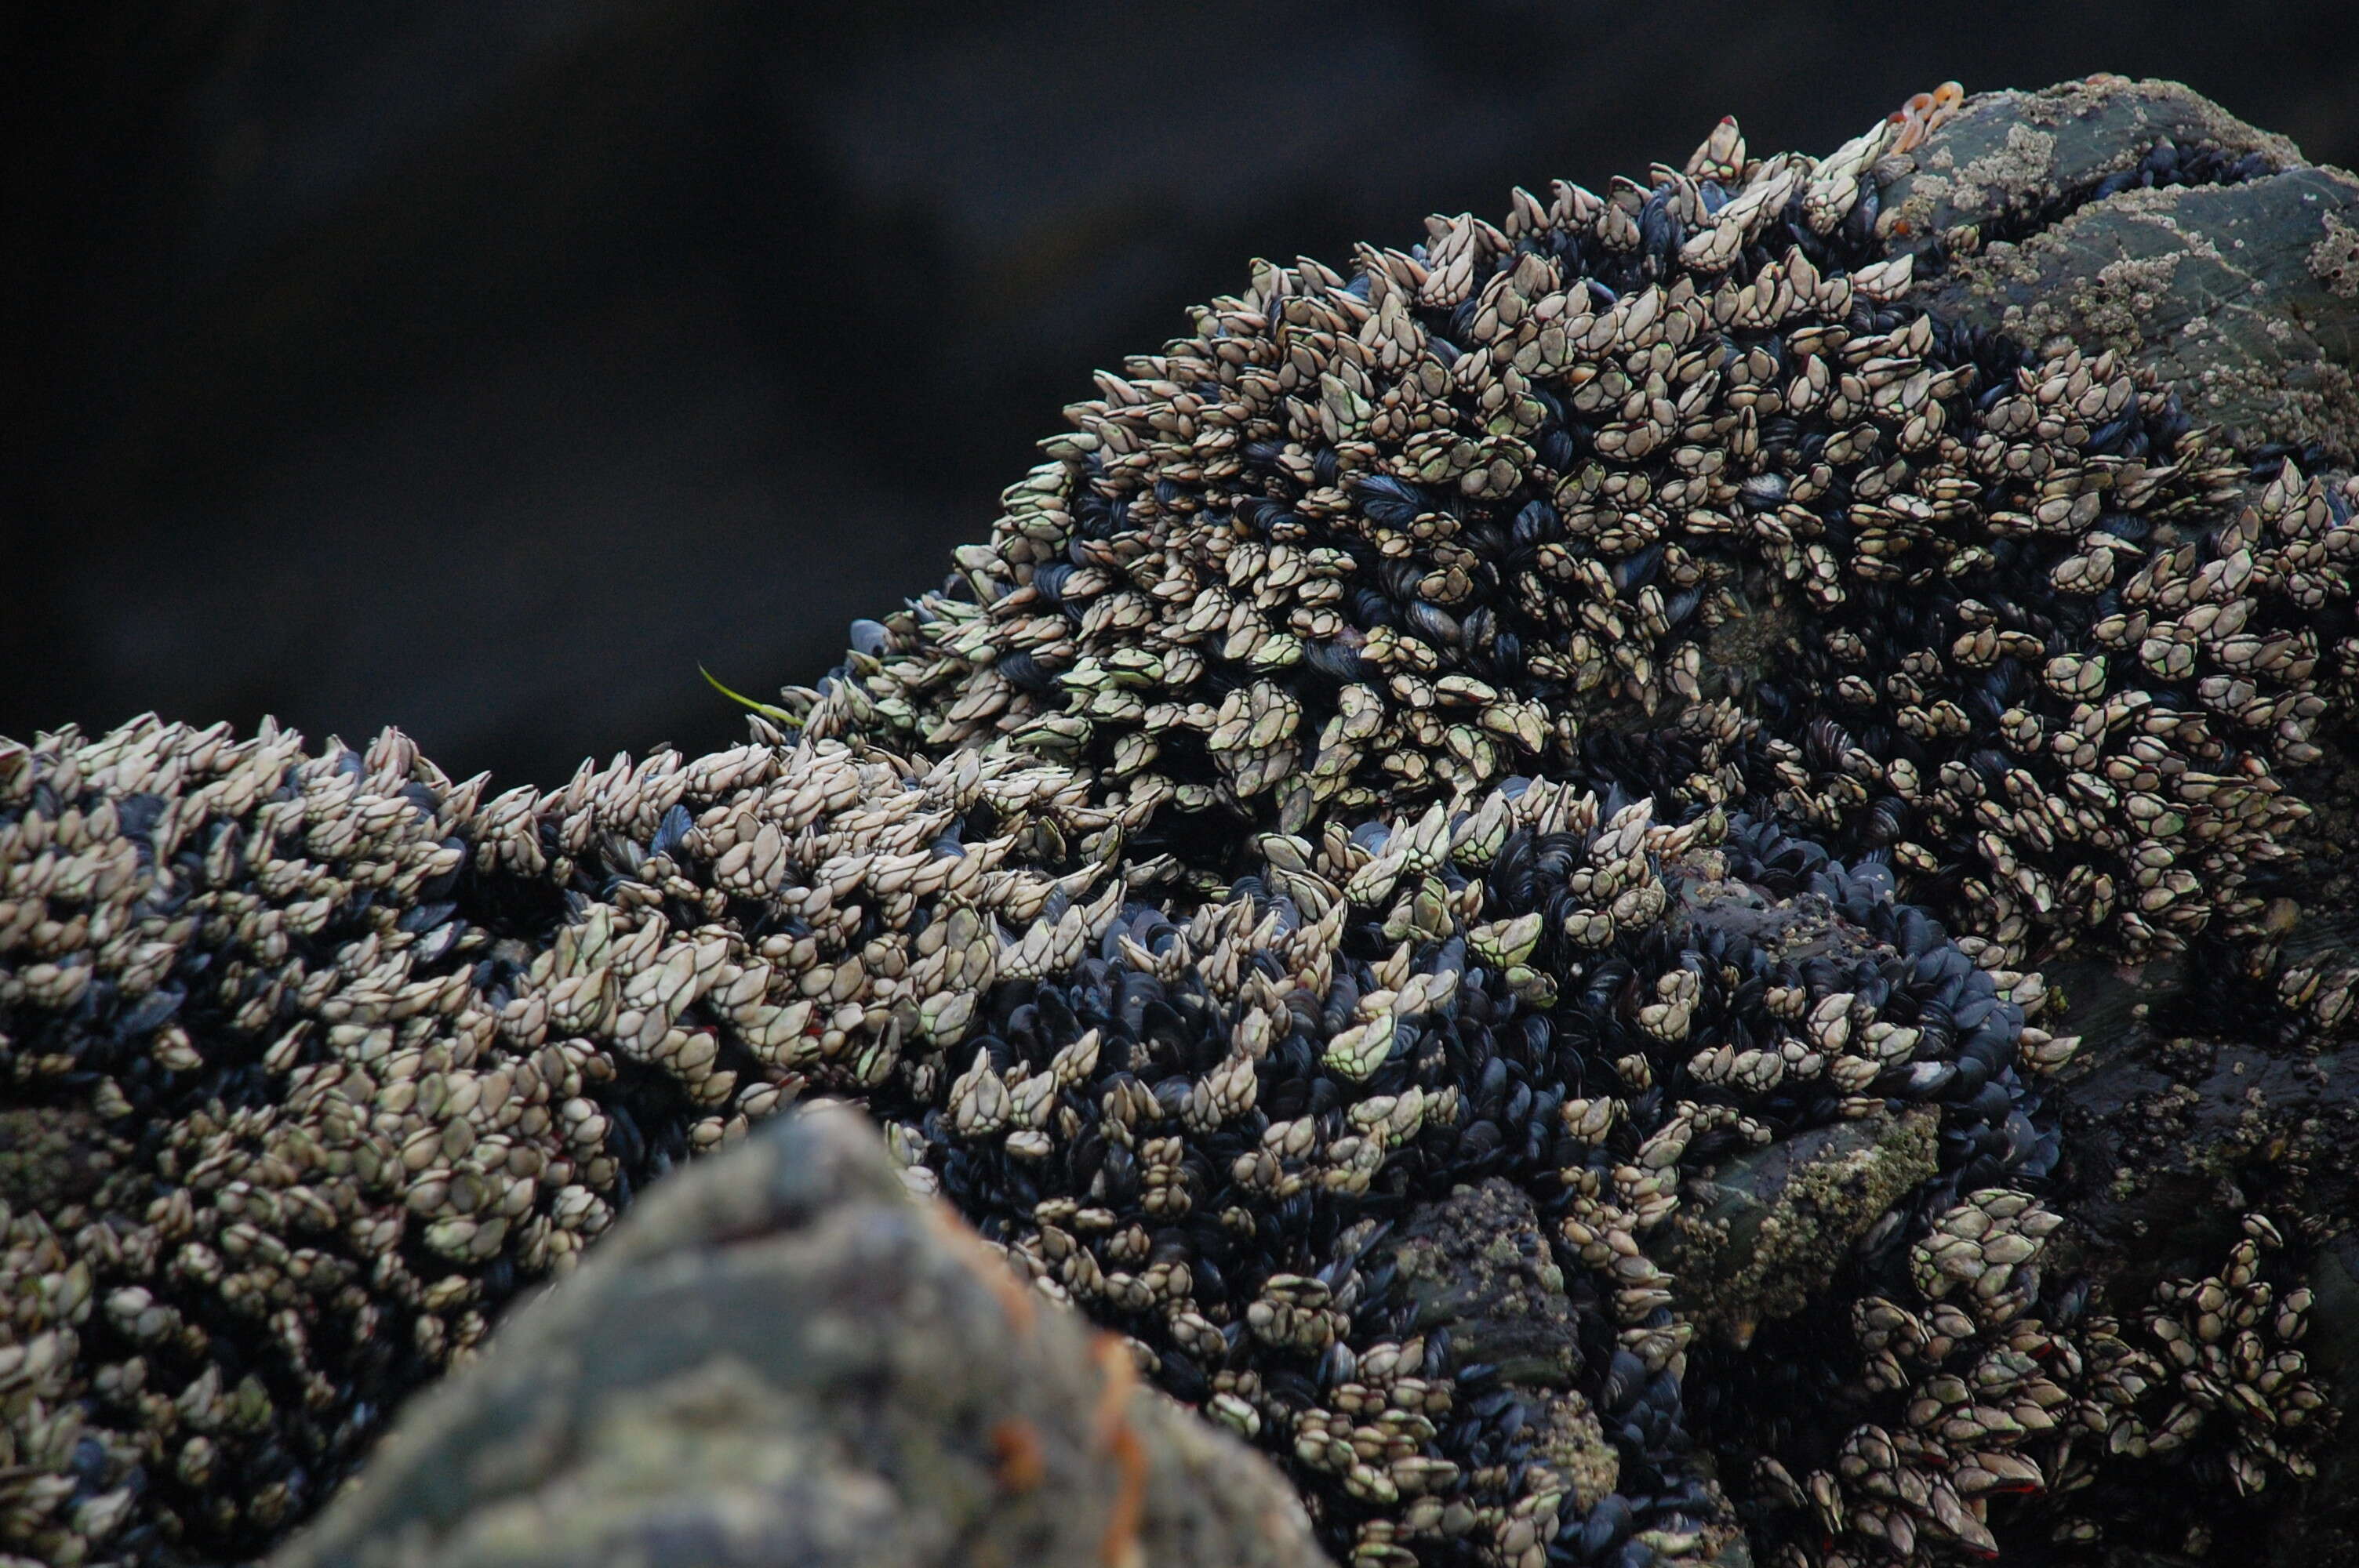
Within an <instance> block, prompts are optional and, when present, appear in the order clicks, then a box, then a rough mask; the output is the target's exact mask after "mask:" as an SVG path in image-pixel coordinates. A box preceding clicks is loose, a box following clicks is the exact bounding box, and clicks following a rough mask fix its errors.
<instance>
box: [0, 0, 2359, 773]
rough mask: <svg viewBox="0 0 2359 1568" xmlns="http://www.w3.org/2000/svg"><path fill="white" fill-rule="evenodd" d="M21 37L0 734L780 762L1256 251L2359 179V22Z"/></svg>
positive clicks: (868, 18) (1442, 16)
mask: <svg viewBox="0 0 2359 1568" xmlns="http://www.w3.org/2000/svg"><path fill="white" fill-rule="evenodd" d="M34 9H38V10H42V11H47V12H49V13H50V14H49V15H48V16H39V15H34V16H27V15H24V14H23V13H21V12H20V13H19V14H18V16H17V19H16V20H15V21H13V22H8V23H0V50H5V52H0V71H5V73H6V77H7V80H6V81H5V82H0V89H5V111H0V112H5V113H7V114H9V115H10V116H11V117H12V119H13V123H12V124H7V125H5V127H0V132H5V148H6V158H7V169H6V174H7V184H6V189H5V203H6V205H5V228H0V233H5V257H0V268H5V270H4V271H0V319H5V332H6V341H5V343H0V347H5V351H6V356H7V357H6V361H5V374H0V396H5V406H0V455H5V470H0V482H5V490H0V508H5V510H0V734H12V735H16V736H18V737H21V738H28V737H29V736H30V734H31V733H32V732H33V731H34V730H36V729H39V728H44V727H48V726H52V725H56V724H59V723H62V722H65V721H67V720H77V721H80V722H81V723H82V724H83V725H84V726H85V727H87V728H98V727H103V726H107V725H111V724H113V723H115V722H117V721H119V720H121V719H125V718H126V717H128V716H130V715H132V714H134V713H136V712H138V711H139V710H141V709H143V708H156V709H158V710H160V711H162V712H163V713H165V714H166V715H168V716H169V717H173V718H181V719H195V720H211V719H217V718H226V719H234V720H236V721H237V722H238V723H240V724H241V725H250V724H252V723H253V722H254V721H255V719H258V718H260V717H261V716H262V715H263V714H264V713H266V712H275V713H277V715H279V716H280V717H281V718H282V719H286V720H288V721H289V722H292V723H295V724H297V725H299V726H301V727H302V728H304V729H305V730H310V731H311V732H313V733H314V734H315V735H318V734H323V733H325V732H328V731H341V732H342V733H343V734H344V735H346V736H347V737H350V738H359V737H362V736H364V735H365V734H367V733H369V732H371V731H373V730H375V728H376V727H377V726H379V725H381V724H385V723H387V722H398V723H399V724H401V725H402V726H404V727H405V728H407V729H408V730H410V731H411V732H412V733H413V734H415V735H417V736H418V737H419V739H420V740H421V741H422V742H423V743H424V744H425V746H426V747H427V749H428V751H429V753H430V754H431V755H433V756H434V757H435V758H436V759H437V760H438V761H440V762H441V763H442V764H443V765H444V766H445V767H447V768H449V769H450V770H451V772H452V773H454V774H464V773H471V772H473V771H474V770H476V769H479V768H490V769H493V770H495V772H496V773H498V774H499V775H500V777H501V779H502V781H503V783H516V782H520V781H531V782H535V783H538V784H554V783H559V782H561V781H562V779H563V778H564V776H565V775H566V774H567V773H570V772H571V769H572V766H573V764H574V763H575V762H577V761H578V760H579V759H580V758H581V757H582V756H583V755H584V754H586V753H592V752H596V753H598V754H600V755H602V756H603V755H604V754H607V753H611V752H614V751H615V750H616V749H619V748H628V749H631V750H634V751H639V750H645V749H646V748H647V747H648V746H650V745H651V744H653V743H655V742H657V741H672V742H674V743H676V744H679V745H681V746H683V747H688V748H691V749H697V750H701V749H704V748H707V747H711V746H713V745H717V744H721V743H724V742H725V741H729V740H731V739H733V738H734V737H735V736H737V735H739V734H740V733H742V730H741V726H740V725H739V722H738V720H737V719H736V718H735V716H734V714H733V712H732V711H731V710H730V708H728V706H727V705H726V704H725V703H723V702H722V701H721V700H720V699H719V698H718V697H714V696H713V695H712V694H711V693H710V692H709V691H707V690H706V688H705V687H704V686H703V684H702V683H701V681H700V680H699V678H698V676H697V673H696V666H697V665H698V664H699V663H700V662H701V663H704V664H707V665H711V666H712V668H713V670H714V671H715V672H716V673H717V674H719V675H720V676H722V678H723V679H725V680H728V681H729V682H731V683H732V684H733V685H736V686H738V687H740V688H741V689H745V690H748V691H764V692H766V691H767V690H768V689H770V688H772V687H776V686H777V685H778V684H779V683H781V682H783V681H787V680H809V679H810V678H812V677H814V676H817V675H818V674H819V673H820V672H821V671H822V670H823V669H824V668H825V667H826V666H827V665H829V664H830V663H832V660H833V657H834V654H835V651H836V650H837V649H838V648H839V647H840V646H841V640H842V638H843V625H844V622H846V621H847V620H848V619H849V618H851V617H853V616H854V615H859V614H864V613H873V612H875V611H878V609H879V607H889V606H890V605H892V604H894V603H896V602H897V600H899V599H900V598H902V597H903V596H906V595H908V594H912V593H915V592H918V591H919V590H920V589H924V588H926V587H928V586H929V585H930V584H932V583H933V582H935V581H937V580H938V579H939V578H940V574H941V572H942V570H943V568H944V566H945V564H946V555H947V551H948V550H949V548H950V547H951V546H952V545H955V544H957V543H960V542H962V541H966V540H972V539H975V538H979V537H982V536H983V535H984V533H985V531H986V530H987V528H988V526H989V524H990V521H991V518H992V516H993V515H994V498H995V495H996V494H997V492H998V491H999V489H1000V488H1001V487H1002V486H1004V485H1006V483H1008V482H1009V481H1012V480H1014V479H1015V478H1016V477H1017V476H1018V475H1020V474H1021V473H1022V472H1023V470H1025V468H1026V467H1027V466H1028V464H1029V463H1030V461H1031V443H1032V441H1033V440H1034V439H1035V438H1038V437H1039V436H1041V435H1044V434H1046V433H1048V432H1049V430H1050V429H1051V428H1053V427H1055V426H1056V423H1057V410H1058V408H1059V406H1060V405H1061V404H1063V403H1064V402H1066V401H1068V400H1070V399H1071V398H1074V397H1079V396H1083V395H1089V392H1090V386H1089V381H1088V373H1089V371H1090V370H1091V369H1092V367H1093V366H1097V365H1110V364H1113V363H1115V362H1117V361H1118V360H1119V358H1120V357H1121V356H1122V355H1123V354H1124V353H1125V352H1134V351H1151V350H1152V349H1153V348H1154V347H1156V346H1157V345H1158V344H1159V343H1160V341H1162V340H1163V339H1164V338H1166V337H1169V336H1172V335H1174V334H1177V333H1179V332H1181V331H1183V330H1186V323H1185V318H1184V316H1183V314H1182V311H1183V308H1184V307H1185V306H1187V305H1188V304H1189V303H1190V302H1191V301H1194V300H1198V299H1201V298H1204V297H1208V296H1210V295H1212V294H1215V293H1223V292H1230V291H1233V290H1234V289H1235V288H1237V287H1240V286H1241V285H1242V284H1243V282H1244V279H1245V261H1246V259H1247V258H1248V257H1249V256H1252V255H1254V254H1271V255H1277V256H1292V255H1294V254H1298V253H1306V252H1307V253H1309V254H1317V255H1321V256H1323V257H1327V258H1331V259H1341V258H1342V257H1343V256H1344V255H1345V254H1348V253H1347V250H1346V247H1347V246H1348V244H1349V243H1350V242H1352V241H1353V240H1354V239H1358V238H1368V239H1375V240H1378V241H1382V242H1386V243H1408V241H1410V240H1412V239H1415V238H1418V237H1419V236H1420V235H1421V230H1420V228H1419V218H1420V217H1421V215H1422V214H1424V213H1425V212H1427V211H1433V210H1446V211H1460V210H1462V209H1469V208H1471V209H1473V210H1474V211H1479V212H1483V213H1485V214H1487V215H1490V216H1492V217H1494V218H1496V217H1497V216H1498V215H1499V214H1501V213H1503V212H1504V211H1506V193H1507V189H1508V187H1510V186H1511V185H1515V184H1518V183H1520V184H1524V185H1527V186H1530V187H1533V188H1535V189H1544V187H1545V183H1546V181H1547V180H1548V179H1549V178H1551V177H1558V176H1561V177H1564V178H1573V179H1577V180H1579V181H1581V182H1582V183H1583V184H1586V185H1589V186H1591V187H1592V188H1594V189H1602V188H1603V186H1604V185H1605V183H1606V181H1607V180H1608V179H1609V178H1610V177H1611V176H1613V175H1614V174H1615V173H1630V174H1634V175H1635V174H1643V172H1644V171H1645V168H1646V166H1647V163H1648V162H1650V161H1653V160H1658V159H1659V160H1662V161H1666V162H1670V163H1678V162H1680V160H1681V159H1683V158H1684V157H1685V156H1686V155H1687V153H1688V151H1689V149H1690V147H1692V146H1694V145H1695V144H1696V143H1697V141H1699V140H1700V139H1701V137H1702V135H1704V133H1705V132H1706V131H1707V130H1708V129H1709V128H1710V127H1711V125H1712V123H1713V121H1714V120H1715V119H1717V118H1718V117H1719V116H1720V115H1721V114H1731V113H1733V114H1736V115H1738V116H1739V117H1740V119H1741V120H1742V121H1743V123H1744V125H1745V131H1746V134H1747V136H1748V138H1749V140H1750V142H1751V144H1752V146H1753V148H1754V150H1755V151H1756V153H1763V152H1771V151H1777V150H1779V149H1782V148H1785V147H1789V146H1791V147H1799V148H1801V149H1803V150H1805V151H1810V152H1814V153H1821V154H1823V153H1825V152H1828V151H1831V150H1832V148H1833V147H1834V146H1836V145H1837V144H1838V143H1840V142H1842V141H1843V140H1844V139H1845V138H1847V137H1849V136H1851V135H1854V134H1856V133H1857V132H1859V131H1862V130H1864V129H1865V128H1866V127H1867V126H1868V125H1869V124H1871V123H1873V121H1874V120H1875V118H1876V117H1877V116H1878V115H1881V114H1885V113H1886V112H1888V111H1889V110H1891V109H1893V108H1896V107H1897V106H1898V104H1899V103H1901V101H1902V100H1903V99H1904V98H1906V97H1907V96H1908V94H1909V93H1910V92H1915V91H1917V90H1919V89H1920V88H1927V87H1930V86H1932V85H1933V84H1934V83H1936V82H1938V81H1940V80H1942V79H1943V78H1945V77H1956V78H1958V79H1960V80H1961V81H1963V82H1964V83H1965V84H1966V85H1967V86H1968V87H1969V88H1970V89H1982V88H1991V87H2000V86H2023V87H2031V86H2038V85H2044V84H2046V83H2048V82H2050V81H2057V80H2060V79H2062V78H2066V77H2072V76H2079V75H2083V74H2086V73H2088V72H2090V71H2093V70H2114V71H2119V72H2122V73H2125V74H2127V75H2133V76H2148V75H2160V76H2174V77H2178V78H2180V79H2181V80H2183V81H2189V82H2190V83H2192V84H2193V85H2194V86H2196V87H2197V88H2198V89H2200V90H2201V91H2202V92H2206V93H2209V94H2211V95H2212V96H2213V97H2215V98H2217V99H2219V100H2220V101H2221V102H2223V103H2225V104H2226V105H2227V106H2228V107H2229V108H2230V109H2231V110H2233V111H2234V112H2235V113H2236V114H2240V115H2243V116H2244V117H2245V118H2247V119H2249V120H2252V121H2255V122H2256V123H2258V124H2263V125H2266V126H2268V127H2270V128H2272V129H2276V130H2280V131H2284V132H2286V133H2288V135H2292V136H2293V137H2294V138H2295V139H2296V140H2298V141H2299V142H2300V143H2301V144H2302V146H2303V147H2304V148H2305V149H2306V150H2307V151H2308V152H2309V153H2310V156H2311V157H2314V158H2317V159H2320V160H2322V161H2328V162H2334V163H2340V164H2343V165H2345V166H2349V165H2353V164H2354V163H2359V51H2354V46H2353V45H2352V43H2351V42H2350V41H2349V39H2348V38H2346V37H2344V36H2343V29H2344V27H2345V26H2349V27H2352V28H2353V30H2354V31H2359V21H2354V19H2353V17H2352V16H2351V15H2350V6H2349V0H2285V3H2267V0H2264V3H2258V4H2255V3H2249V0H2211V3H2206V4H2196V3H2186V4H2176V3H2172V4H2137V3H2133V0H2069V3H2049V4H2040V5H1981V4H1958V3H1954V0H1951V3H1944V4H1938V5H1929V4H1906V3H1903V0H1886V3H1884V4H1880V5H1835V4H1826V3H1821V4H1803V5H1769V4H1766V3H1760V0H1754V3H1745V0H1643V3H1639V4H1626V3H1625V4H1619V5H1604V4H1592V3H1586V0H1580V3H1543V0H1450V3H1438V0H1437V3H1424V4H1420V3H1413V0H1397V3H1383V0H1344V3H1341V4H1330V5H1321V6H1317V7H1303V6H1287V5H1275V4H1257V5H1249V4H1243V3H1231V0H1210V3H1206V4H1199V5H1173V4H1140V3H1129V4H1125V3H1123V0H1070V3H1062V0H1060V3H1049V4H1036V5H1016V4H993V3H990V0H959V3H955V4H950V3H944V4H927V3H922V0H908V3H901V4H894V3H891V0H868V3H860V4H843V3H836V0H809V3H805V4H799V5H798V4H783V5H745V4H734V3H729V0H676V3H666V0H571V3H569V0H409V3H406V4H392V3H387V4H377V5H351V4H348V3H344V0H278V3H266V0H252V3H248V4H210V5H208V4H177V5H176V4H149V5H112V6H110V5H105V4H103V0H89V3H88V4H81V5H47V6H42V7H38V8H36V7H27V10H34Z"/></svg>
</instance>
